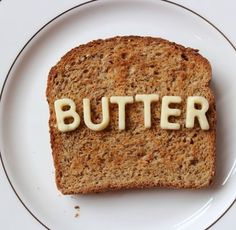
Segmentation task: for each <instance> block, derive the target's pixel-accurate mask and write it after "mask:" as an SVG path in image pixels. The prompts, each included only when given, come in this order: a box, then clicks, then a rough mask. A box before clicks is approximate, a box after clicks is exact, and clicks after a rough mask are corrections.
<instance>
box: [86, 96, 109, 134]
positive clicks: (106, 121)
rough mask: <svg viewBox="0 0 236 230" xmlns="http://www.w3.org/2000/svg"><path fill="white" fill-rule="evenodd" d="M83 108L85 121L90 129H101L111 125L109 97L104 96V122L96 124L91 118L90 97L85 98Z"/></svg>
mask: <svg viewBox="0 0 236 230" xmlns="http://www.w3.org/2000/svg"><path fill="white" fill-rule="evenodd" d="M83 109H84V123H85V124H86V126H87V127H88V128H89V129H91V130H94V131H101V130H103V129H105V128H106V127H107V126H108V125H109V122H110V115H109V100H108V98H107V97H102V122H101V123H100V124H94V123H93V122H92V120H91V107H90V100H89V99H88V98H84V99H83Z"/></svg>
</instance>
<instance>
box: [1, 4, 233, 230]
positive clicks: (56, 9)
mask: <svg viewBox="0 0 236 230" xmlns="http://www.w3.org/2000/svg"><path fill="white" fill-rule="evenodd" d="M81 2H83V1H75V0H70V1H64V2H62V1H61V2H59V1H56V0H51V1H46V0H42V1H38V2H36V1H29V0H22V1H16V0H15V1H13V0H2V1H0V28H1V30H0V85H2V83H3V80H4V78H5V76H6V74H7V71H8V70H9V68H10V65H11V64H12V62H13V60H14V58H15V56H16V55H17V54H18V52H19V51H20V49H21V48H22V47H23V45H24V44H25V43H26V41H27V40H28V39H29V38H30V37H31V36H32V35H33V34H34V33H35V32H36V31H37V30H38V29H39V28H40V27H42V26H43V25H44V24H45V23H46V22H48V21H49V20H50V19H52V18H53V17H55V16H56V15H57V14H58V13H61V12H62V11H64V10H66V9H68V8H70V7H72V6H75V5H77V4H79V3H81ZM175 2H178V3H180V4H182V5H184V6H187V7H189V8H191V9H192V10H194V11H196V12H198V13H199V14H201V15H202V16H204V17H206V18H207V19H209V20H210V21H211V22H212V23H213V24H214V25H216V26H217V27H218V28H219V29H220V30H221V31H222V32H224V33H225V35H226V36H227V37H228V38H229V39H230V40H231V41H232V42H233V44H234V45H236V29H235V23H234V22H235V21H236V15H235V9H236V2H235V1H233V0H226V1H214V0H198V1H197V0H178V1H175ZM235 215H236V205H234V206H233V207H232V208H231V209H230V210H229V211H228V213H227V214H226V215H225V216H224V217H223V218H222V219H221V220H220V221H219V222H218V223H217V224H216V225H215V226H214V227H213V228H212V229H234V225H235V223H236V220H235V217H234V216H235ZM0 229H10V230H11V229H36V230H37V229H43V227H41V225H40V224H38V223H37V222H36V220H34V219H33V218H32V216H31V215H30V214H29V213H28V212H27V211H26V210H25V208H24V207H23V206H22V204H21V203H20V202H19V201H18V199H17V197H16V196H15V194H14V193H13V192H12V189H11V187H10V185H9V183H8V181H7V179H6V177H5V174H4V172H3V169H2V167H1V165H0Z"/></svg>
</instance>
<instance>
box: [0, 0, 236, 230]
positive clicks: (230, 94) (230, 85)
mask: <svg viewBox="0 0 236 230" xmlns="http://www.w3.org/2000/svg"><path fill="white" fill-rule="evenodd" d="M130 34H133V35H134V34H136V35H151V36H158V37H163V38H166V39H169V40H171V41H175V42H177V43H181V44H183V45H185V46H190V47H194V48H198V49H199V50H200V53H201V54H203V55H204V56H206V57H207V58H208V59H209V60H210V62H211V64H212V67H213V88H214V91H215V94H216V101H217V110H218V112H217V116H218V128H217V132H218V140H217V175H216V178H215V181H214V183H213V185H212V186H211V187H210V188H208V189H203V190H198V191H189V190H168V189H160V188H156V189H147V190H136V191H120V192H110V193H103V194H94V195H84V196H79V197H72V196H63V195H60V193H59V192H58V191H57V189H56V186H55V182H54V167H53V161H52V157H51V149H50V144H49V133H48V116H49V113H48V106H47V102H46V98H45V88H46V81H47V74H48V71H49V69H50V67H51V66H52V65H54V64H55V63H56V62H57V61H58V59H59V58H60V57H61V56H62V55H63V54H64V53H66V52H67V51H68V50H70V49H71V48H73V47H75V46H77V45H79V44H82V43H85V42H88V41H90V40H93V39H97V38H107V37H111V36H115V35H130ZM235 63H236V51H235V49H234V48H233V46H232V45H231V44H230V43H229V41H227V39H226V38H225V37H224V36H223V34H221V33H220V32H219V31H218V30H217V29H216V28H214V27H213V26H212V25H210V24H209V22H207V21H206V20H204V19H203V18H201V17H200V16H198V15H196V14H194V13H193V12H190V11H189V10H187V9H184V8H183V7H181V6H177V5H176V4H173V3H170V2H166V1H152V0H148V1H139V0H135V1H118V0H117V1H114V0H111V1H106V0H104V1H99V2H91V3H87V4H85V5H82V6H78V7H75V8H74V9H72V10H69V11H68V12H66V13H64V14H62V15H60V16H59V17H58V18H57V19H54V20H53V21H52V22H50V23H49V24H48V25H46V27H44V28H43V29H42V30H40V31H39V32H38V33H37V34H36V35H35V36H34V38H33V39H32V40H31V41H30V42H29V43H28V44H27V45H26V47H25V48H24V49H23V50H22V52H21V53H20V55H19V56H18V57H17V59H16V62H15V63H14V64H13V66H12V68H11V70H10V71H9V74H8V76H7V80H6V84H5V86H4V88H3V91H2V95H1V117H0V122H1V126H0V136H1V157H2V161H3V165H4V167H5V171H6V173H7V174H8V177H9V180H10V182H11V184H12V186H13V188H14V189H15V192H16V194H17V195H18V197H19V198H20V199H21V201H22V203H23V204H24V205H25V207H27V208H28V211H29V212H31V214H32V215H35V218H38V220H39V222H41V224H43V225H45V227H47V228H50V229H57V230H60V229H96V230H100V229H119V230H120V229H123V230H124V229H136V230H139V229H189V228H191V229H204V228H208V227H209V226H212V225H213V224H214V223H215V222H216V221H217V220H218V219H219V218H220V217H221V216H222V215H223V214H224V212H225V211H226V210H227V209H228V208H229V207H230V205H231V204H232V203H233V202H234V200H235V197H236V189H235V188H236V180H235V171H236V169H235V162H236V161H235V160H236V142H235V139H236V129H235V128H234V127H235V125H236V119H235V117H236V108H235V107H234V104H233V100H234V98H236V91H235V87H234V84H235V83H236V80H235V76H236V69H235ZM76 205H79V206H80V208H81V210H80V217H79V218H75V217H74V215H75V214H76V210H75V209H74V206H76Z"/></svg>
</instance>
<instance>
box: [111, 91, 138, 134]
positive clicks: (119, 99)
mask: <svg viewBox="0 0 236 230" xmlns="http://www.w3.org/2000/svg"><path fill="white" fill-rule="evenodd" d="M110 102H111V103H114V104H118V111H119V130H124V129H125V105H126V104H128V103H133V102H134V98H133V97H132V96H112V97H111V98H110Z"/></svg>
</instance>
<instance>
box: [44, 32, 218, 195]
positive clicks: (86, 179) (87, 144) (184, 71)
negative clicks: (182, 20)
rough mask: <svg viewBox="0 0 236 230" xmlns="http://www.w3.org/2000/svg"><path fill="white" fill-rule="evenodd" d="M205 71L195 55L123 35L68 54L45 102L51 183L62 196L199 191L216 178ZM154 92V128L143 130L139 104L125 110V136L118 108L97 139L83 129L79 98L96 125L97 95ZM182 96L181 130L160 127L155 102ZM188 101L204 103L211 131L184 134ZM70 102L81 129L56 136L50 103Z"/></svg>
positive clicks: (166, 44) (210, 99) (207, 68)
mask: <svg viewBox="0 0 236 230" xmlns="http://www.w3.org/2000/svg"><path fill="white" fill-rule="evenodd" d="M210 80H211V66H210V64H209V62H208V61H207V59H205V58H204V57H202V56H201V55H200V54H199V53H198V51H197V50H194V49H191V48H185V47H183V46H181V45H178V44H175V43H172V42H169V41H167V40H164V39H161V38H152V37H138V36H124V37H114V38H110V39H106V40H96V41H92V42H89V43H87V44H85V45H80V46H79V47H76V48H74V49H72V50H71V51H69V52H68V53H67V54H66V55H64V56H63V57H62V58H61V60H60V61H59V62H58V63H57V64H56V65H55V66H54V67H52V69H51V70H50V73H49V76H48V83H47V91H46V95H47V100H48V104H49V109H50V119H49V128H50V136H51V147H52V154H53V159H54V165H55V172H56V183H57V187H58V189H59V190H60V191H61V192H62V193H63V194H78V193H90V192H101V191H107V190H113V189H128V188H143V187H155V186H164V187H172V188H201V187H205V186H208V185H209V184H210V182H211V181H212V179H213V176H214V173H215V146H216V143H215V142H216V109H215V100H214V95H213V93H212V90H211V89H210V87H209V83H210ZM152 93H157V94H159V96H160V100H159V101H158V102H154V103H152V107H151V114H152V126H151V128H150V129H146V128H145V127H144V123H143V103H141V102H139V103H138V102H136V103H133V104H128V105H127V106H126V130H124V131H119V130H118V107H117V105H116V104H110V107H109V108H110V124H109V126H108V127H107V128H106V129H105V130H103V131H99V132H95V131H93V130H90V129H89V128H87V127H86V125H85V124H84V122H83V104H82V100H83V99H84V98H89V99H90V100H91V108H92V120H93V122H94V123H99V122H101V120H102V108H101V98H102V97H103V96H107V97H111V96H134V95H136V94H152ZM168 95H170V96H180V97H181V98H182V102H181V103H180V104H179V105H175V106H174V107H175V108H179V109H181V115H180V116H179V117H171V119H170V120H171V121H172V122H178V123H179V124H180V125H181V128H180V130H165V129H161V128H160V113H161V98H162V97H163V96H168ZM188 96H204V97H205V98H206V99H207V100H208V102H209V106H210V107H209V110H208V112H207V118H208V122H209V125H210V129H209V130H207V131H206V130H202V129H201V128H200V126H199V124H198V122H196V123H195V127H194V128H193V129H187V128H186V127H185V120H186V100H187V97H188ZM61 98H70V99H72V100H74V102H75V103H76V111H77V112H78V114H79V115H80V117H81V124H80V126H79V128H77V129H76V130H74V131H71V132H65V133H62V132H60V131H59V130H58V129H57V123H56V117H55V110H54V101H55V100H57V99H61Z"/></svg>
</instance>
